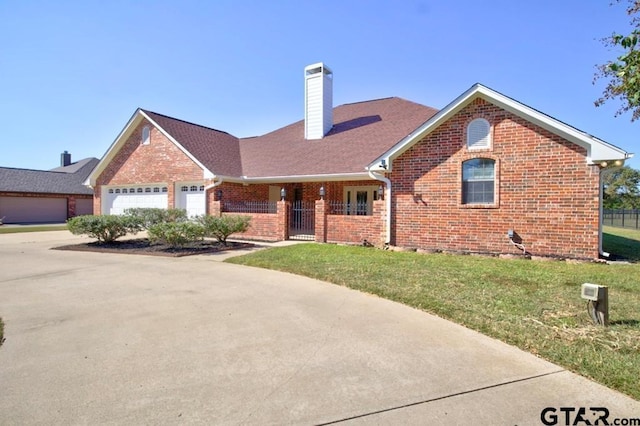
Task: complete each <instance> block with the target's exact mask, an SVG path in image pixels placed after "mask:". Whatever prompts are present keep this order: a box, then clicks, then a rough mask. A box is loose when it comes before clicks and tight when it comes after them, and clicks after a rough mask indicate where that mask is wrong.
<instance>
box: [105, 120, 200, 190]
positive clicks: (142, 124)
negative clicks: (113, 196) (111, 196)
mask: <svg viewBox="0 0 640 426" xmlns="http://www.w3.org/2000/svg"><path fill="white" fill-rule="evenodd" d="M145 128H148V129H149V140H148V143H142V137H143V131H144V129H145ZM202 178H203V171H202V167H201V166H200V165H199V164H197V163H196V162H195V161H194V160H193V159H192V158H191V157H189V156H188V155H187V154H185V152H184V151H183V150H182V149H180V147H179V146H177V145H176V144H175V143H174V142H173V141H172V140H171V139H170V138H169V137H167V135H166V134H165V132H163V131H162V129H160V128H158V127H157V126H155V125H154V124H153V123H152V122H150V121H149V120H148V119H146V118H143V119H142V120H140V121H139V123H137V125H136V126H135V127H133V128H132V129H131V131H130V132H128V134H127V137H126V139H123V140H122V141H120V143H119V144H118V149H117V151H116V152H114V153H113V155H112V156H110V160H109V162H108V164H106V165H105V167H104V168H103V170H102V171H101V173H100V174H99V176H97V177H96V178H95V179H96V184H98V185H106V184H111V185H115V184H129V183H140V182H167V181H174V180H184V179H189V180H201V179H202Z"/></svg>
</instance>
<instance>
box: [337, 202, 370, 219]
mask: <svg viewBox="0 0 640 426" xmlns="http://www.w3.org/2000/svg"><path fill="white" fill-rule="evenodd" d="M328 213H329V214H336V215H340V214H344V215H355V216H370V215H371V213H372V212H371V206H370V205H369V204H367V203H343V202H340V201H329V212H328Z"/></svg>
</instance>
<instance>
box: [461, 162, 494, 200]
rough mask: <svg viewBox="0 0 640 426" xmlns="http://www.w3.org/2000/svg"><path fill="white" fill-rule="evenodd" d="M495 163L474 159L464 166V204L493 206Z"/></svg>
mask: <svg viewBox="0 0 640 426" xmlns="http://www.w3.org/2000/svg"><path fill="white" fill-rule="evenodd" d="M494 180H495V161H494V160H491V159H488V158H474V159H473V160H468V161H465V162H464V163H463V164H462V202H463V204H491V203H493V202H494V198H495V197H494Z"/></svg>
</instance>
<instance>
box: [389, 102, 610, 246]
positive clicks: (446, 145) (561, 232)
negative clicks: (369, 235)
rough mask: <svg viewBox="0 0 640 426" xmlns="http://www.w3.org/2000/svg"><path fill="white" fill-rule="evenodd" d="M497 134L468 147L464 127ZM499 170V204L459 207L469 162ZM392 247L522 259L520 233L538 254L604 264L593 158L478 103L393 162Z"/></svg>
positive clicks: (577, 148)
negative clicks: (476, 125)
mask: <svg viewBox="0 0 640 426" xmlns="http://www.w3.org/2000/svg"><path fill="white" fill-rule="evenodd" d="M478 117H482V118H485V119H487V120H488V121H489V122H490V124H491V129H492V139H493V143H492V147H491V148H489V149H483V150H480V151H470V150H468V149H467V148H466V127H467V124H468V123H469V122H470V121H471V120H473V119H475V118H478ZM478 157H482V158H491V159H494V160H495V161H496V163H495V164H496V166H495V170H496V187H495V188H496V190H495V197H496V202H495V204H494V205H493V206H491V207H477V206H470V205H464V204H462V201H461V200H462V196H461V193H462V190H461V187H462V162H463V161H465V160H468V159H470V158H478ZM391 180H392V182H393V200H392V223H393V226H394V230H395V232H394V233H393V235H392V244H395V245H398V246H403V247H414V248H425V249H442V250H460V251H471V252H488V253H521V252H520V251H519V250H518V249H516V248H515V247H513V246H512V245H511V244H510V243H509V240H508V238H507V237H506V234H507V230H508V229H513V230H514V231H515V232H516V234H517V235H518V236H519V237H520V238H521V239H522V242H523V244H524V245H525V246H526V248H527V251H529V252H530V253H531V254H533V255H542V256H562V257H573V258H596V257H597V256H598V222H599V201H598V200H599V193H598V191H599V170H598V168H597V166H588V165H587V164H586V150H585V149H583V148H581V147H579V146H578V145H575V144H572V143H570V142H568V141H566V140H563V139H561V138H560V137H558V136H555V135H553V134H551V133H550V132H548V131H546V130H544V129H542V128H540V127H537V126H535V125H533V124H531V123H529V122H526V121H524V120H522V119H521V118H518V117H517V116H515V115H513V114H511V113H509V112H507V111H504V110H502V109H500V108H498V107H496V106H494V105H492V104H489V103H487V102H485V101H483V100H480V99H477V100H475V101H474V102H472V103H471V104H470V105H468V106H467V107H465V108H464V109H463V110H462V111H460V112H459V113H457V114H456V115H455V116H454V117H452V118H451V119H450V120H449V121H448V122H446V123H444V124H443V125H441V126H440V127H439V128H438V129H436V130H435V131H434V132H432V133H431V134H430V135H428V136H426V137H425V138H424V139H423V140H422V141H420V142H419V143H417V144H416V145H414V146H413V147H412V148H411V149H409V150H408V151H407V152H405V153H404V154H402V155H401V156H400V157H399V158H398V159H396V160H395V161H394V163H393V172H392V174H391Z"/></svg>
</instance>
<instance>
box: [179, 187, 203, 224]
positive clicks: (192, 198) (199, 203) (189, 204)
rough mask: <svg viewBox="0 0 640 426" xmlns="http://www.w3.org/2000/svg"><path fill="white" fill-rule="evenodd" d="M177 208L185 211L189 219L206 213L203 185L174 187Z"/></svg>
mask: <svg viewBox="0 0 640 426" xmlns="http://www.w3.org/2000/svg"><path fill="white" fill-rule="evenodd" d="M176 192H177V194H178V196H177V207H178V208H180V209H185V210H186V211H187V215H188V216H189V217H194V216H200V215H204V214H205V213H206V197H205V191H204V186H203V185H193V184H178V185H176Z"/></svg>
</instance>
